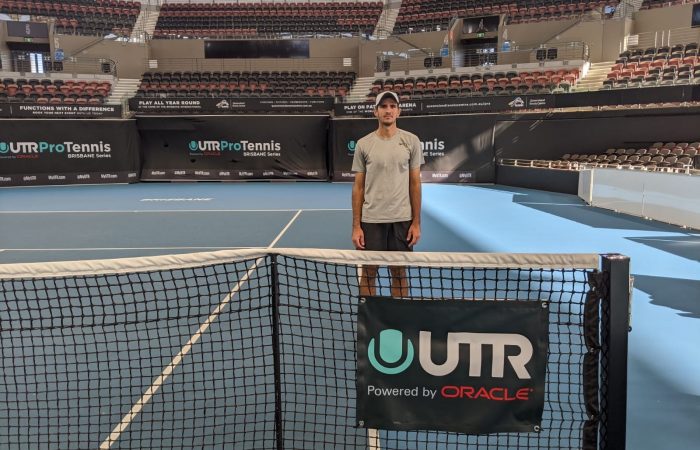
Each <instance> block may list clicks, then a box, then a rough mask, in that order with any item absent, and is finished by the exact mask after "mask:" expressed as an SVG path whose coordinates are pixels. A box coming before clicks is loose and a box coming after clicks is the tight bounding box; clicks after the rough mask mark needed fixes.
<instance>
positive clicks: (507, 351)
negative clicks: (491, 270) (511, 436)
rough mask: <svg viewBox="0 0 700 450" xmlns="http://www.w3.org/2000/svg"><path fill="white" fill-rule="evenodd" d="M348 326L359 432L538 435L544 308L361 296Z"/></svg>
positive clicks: (544, 347)
mask: <svg viewBox="0 0 700 450" xmlns="http://www.w3.org/2000/svg"><path fill="white" fill-rule="evenodd" d="M357 329H358V342H357V353H358V362H357V369H358V377H357V420H358V425H359V426H364V427H368V428H380V429H390V430H444V431H455V432H460V433H468V434H485V433H496V432H527V431H537V430H538V429H539V426H540V423H541V421H542V412H543V410H544V397H545V392H544V388H545V370H546V364H547V344H548V311H547V303H545V302H538V301H498V302H496V301H485V300H484V301H463V300H429V301H417V300H398V299H392V298H381V297H367V298H366V299H365V300H364V301H362V302H361V304H360V307H359V311H358V327H357Z"/></svg>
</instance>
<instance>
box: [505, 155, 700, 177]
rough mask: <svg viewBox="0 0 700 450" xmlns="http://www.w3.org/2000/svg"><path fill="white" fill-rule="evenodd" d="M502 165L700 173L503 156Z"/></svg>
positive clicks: (686, 168) (688, 169) (698, 172)
mask: <svg viewBox="0 0 700 450" xmlns="http://www.w3.org/2000/svg"><path fill="white" fill-rule="evenodd" d="M498 164H499V165H501V166H515V167H531V168H537V169H556V170H571V171H581V170H589V169H595V168H608V169H619V170H635V171H642V172H662V173H677V174H682V175H695V176H698V175H700V169H695V168H693V167H692V166H690V165H687V166H684V167H658V166H656V167H645V166H629V165H624V164H621V165H600V164H596V163H579V162H575V161H559V160H546V159H510V158H501V159H499V160H498Z"/></svg>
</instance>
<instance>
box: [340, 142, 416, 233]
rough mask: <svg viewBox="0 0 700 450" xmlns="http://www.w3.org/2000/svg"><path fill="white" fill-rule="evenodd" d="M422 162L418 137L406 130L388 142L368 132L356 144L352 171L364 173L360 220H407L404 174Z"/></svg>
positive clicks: (406, 193) (408, 204)
mask: <svg viewBox="0 0 700 450" xmlns="http://www.w3.org/2000/svg"><path fill="white" fill-rule="evenodd" d="M424 162H425V161H424V160H423V152H422V151H421V146H420V140H419V139H418V136H416V135H415V134H413V133H409V132H408V131H404V130H398V132H397V133H396V134H395V135H394V136H393V137H392V138H390V139H383V138H381V137H379V136H378V135H377V133H376V132H372V133H370V134H368V135H367V136H365V137H363V138H362V139H360V140H359V141H357V145H356V146H355V156H354V159H353V162H352V170H353V171H354V172H364V173H365V202H364V204H363V205H362V221H363V222H368V223H387V222H405V221H408V220H411V219H412V215H411V201H410V196H409V179H408V171H409V169H417V168H420V166H421V165H422V164H423V163H424Z"/></svg>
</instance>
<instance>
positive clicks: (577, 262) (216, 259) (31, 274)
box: [0, 248, 600, 279]
mask: <svg viewBox="0 0 700 450" xmlns="http://www.w3.org/2000/svg"><path fill="white" fill-rule="evenodd" d="M274 255H280V256H288V257H293V258H303V259H309V260H314V261H318V262H326V263H332V264H351V265H379V266H381V265H392V266H422V267H466V268H485V269H489V268H502V267H509V268H523V269H532V268H538V269H597V268H599V267H600V256H599V255H597V254H588V253H563V254H551V253H438V252H371V251H360V250H328V249H287V248H269V249H260V248H255V249H240V250H222V251H217V252H202V253H187V254H177V255H161V256H148V257H138V258H120V259H102V260H91V261H67V262H46V263H19V264H0V279H30V278H48V277H71V276H94V275H109V274H125V273H137V272H144V271H151V270H176V269H186V268H193V267H200V266H204V265H214V264H221V263H230V262H232V261H242V260H247V259H257V258H265V257H268V256H274Z"/></svg>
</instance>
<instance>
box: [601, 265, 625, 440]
mask: <svg viewBox="0 0 700 450" xmlns="http://www.w3.org/2000/svg"><path fill="white" fill-rule="evenodd" d="M601 268H602V270H603V272H604V273H607V274H609V278H608V280H609V286H608V291H607V295H605V296H604V297H603V301H602V308H601V309H602V311H601V313H602V314H601V315H602V323H601V325H602V326H601V338H602V339H601V343H602V358H601V368H602V371H601V382H602V385H603V386H602V390H601V408H602V411H603V417H602V421H603V423H602V426H601V429H600V430H601V438H600V448H601V450H605V449H624V448H625V440H626V434H625V433H626V425H627V333H628V332H629V330H630V297H631V296H630V294H631V285H630V260H629V258H628V257H627V256H623V255H617V254H610V255H603V256H602V267H601Z"/></svg>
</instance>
